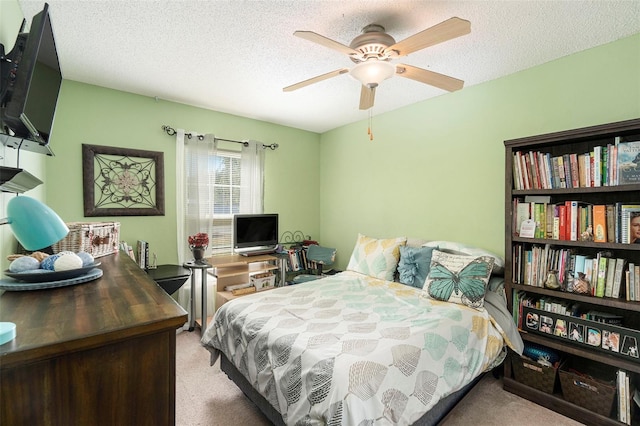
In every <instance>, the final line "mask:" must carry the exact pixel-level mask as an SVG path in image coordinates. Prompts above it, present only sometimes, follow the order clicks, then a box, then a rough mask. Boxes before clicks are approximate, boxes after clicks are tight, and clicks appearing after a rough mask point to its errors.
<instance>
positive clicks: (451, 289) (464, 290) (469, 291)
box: [422, 250, 494, 309]
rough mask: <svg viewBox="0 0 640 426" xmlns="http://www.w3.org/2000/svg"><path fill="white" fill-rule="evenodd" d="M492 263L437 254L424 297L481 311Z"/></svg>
mask: <svg viewBox="0 0 640 426" xmlns="http://www.w3.org/2000/svg"><path fill="white" fill-rule="evenodd" d="M493 261H494V259H493V258H492V257H490V256H464V255H458V254H451V253H445V252H442V251H439V250H434V251H433V254H432V256H431V268H430V269H429V275H427V279H426V280H425V283H424V287H423V290H422V293H423V296H425V297H428V298H431V299H435V300H441V301H443V302H452V303H458V304H460V305H466V306H469V307H471V308H476V309H478V308H481V307H483V306H484V293H485V290H486V288H487V283H488V282H489V276H490V275H491V270H492V269H493Z"/></svg>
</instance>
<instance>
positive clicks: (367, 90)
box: [360, 84, 376, 109]
mask: <svg viewBox="0 0 640 426" xmlns="http://www.w3.org/2000/svg"><path fill="white" fill-rule="evenodd" d="M375 97H376V88H375V87H369V86H365V85H364V84H363V85H362V89H360V109H369V108H371V107H372V106H373V100H374V99H375Z"/></svg>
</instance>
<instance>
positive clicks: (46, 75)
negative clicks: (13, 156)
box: [0, 3, 62, 155]
mask: <svg viewBox="0 0 640 426" xmlns="http://www.w3.org/2000/svg"><path fill="white" fill-rule="evenodd" d="M23 30H24V21H23V23H22V28H21V30H20V33H19V34H18V37H17V39H16V43H15V45H14V47H13V49H12V50H11V52H9V53H8V54H7V55H6V56H5V54H4V46H2V45H0V56H2V60H0V63H1V64H2V65H1V66H2V68H1V74H0V124H1V125H2V128H1V129H0V142H2V143H3V144H5V145H6V146H10V147H13V148H20V149H25V150H28V151H35V152H39V153H43V154H47V155H53V151H51V149H50V147H49V139H50V136H51V130H52V128H53V120H54V116H55V111H56V105H57V102H58V94H59V92H60V86H61V85H62V72H61V70H60V63H59V62H58V52H57V50H56V44H55V39H54V36H53V28H52V27H51V19H50V17H49V5H48V4H46V3H45V5H44V9H43V10H42V11H41V12H39V13H37V14H36V15H34V17H33V19H32V20H31V26H30V27H29V32H28V33H26V32H24V31H23Z"/></svg>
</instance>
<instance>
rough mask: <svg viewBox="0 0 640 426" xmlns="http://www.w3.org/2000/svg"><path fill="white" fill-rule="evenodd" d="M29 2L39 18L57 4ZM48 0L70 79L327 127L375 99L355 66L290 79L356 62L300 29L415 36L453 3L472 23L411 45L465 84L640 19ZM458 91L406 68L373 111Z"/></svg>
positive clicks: (289, 4)
mask: <svg viewBox="0 0 640 426" xmlns="http://www.w3.org/2000/svg"><path fill="white" fill-rule="evenodd" d="M18 3H19V4H20V7H21V8H22V11H23V14H24V15H25V17H26V18H27V22H28V23H29V22H30V20H31V17H32V16H33V15H34V14H35V13H37V12H39V11H40V10H42V8H43V4H44V3H43V2H42V1H31V0H18ZM48 3H49V5H50V15H51V19H52V23H53V28H54V33H55V37H56V43H57V48H58V56H59V59H60V64H61V68H62V73H63V76H64V78H65V79H70V80H75V81H80V82H85V83H90V84H95V85H98V86H104V87H108V88H113V89H118V90H123V91H127V92H132V93H137V94H141V95H146V96H151V97H157V98H159V99H166V100H170V101H174V102H180V103H184V104H188V105H194V106H198V107H203V108H207V109H212V110H216V111H222V112H227V113H231V114H236V115H240V116H244V117H250V118H254V119H258V120H264V121H268V122H273V123H278V124H283V125H286V126H291V127H295V128H300V129H305V130H309V131H313V132H325V131H327V130H330V129H333V128H336V127H339V126H341V125H344V124H348V123H352V122H355V121H358V120H363V119H366V118H367V117H368V112H367V111H361V110H359V109H358V103H359V97H360V83H359V82H357V81H356V80H354V79H352V78H351V77H350V76H349V75H348V74H345V75H341V76H338V77H334V78H331V79H329V80H325V81H322V82H320V83H317V84H314V85H311V86H307V87H305V88H302V89H299V90H297V91H294V92H289V93H284V92H283V91H282V88H283V87H285V86H288V85H291V84H293V83H297V82H299V81H302V80H305V79H308V78H311V77H315V76H317V75H320V74H323V73H326V72H329V71H333V70H336V69H339V68H343V67H347V68H350V67H352V66H353V63H352V62H351V61H350V60H349V59H348V58H347V56H346V55H344V54H341V53H339V52H336V51H333V50H330V49H328V48H326V47H323V46H320V45H318V44H315V43H312V42H310V41H307V40H304V39H301V38H298V37H294V36H293V32H294V31H296V30H308V31H313V32H316V33H319V34H321V35H323V36H325V37H328V38H330V39H333V40H335V41H338V42H340V43H342V44H345V45H349V43H350V42H351V40H352V39H353V38H354V37H356V36H357V35H359V34H360V32H361V30H362V28H363V27H365V26H366V25H368V24H371V23H376V24H380V25H383V26H384V27H385V28H386V30H387V32H388V33H389V34H390V35H392V36H393V37H394V38H395V40H396V41H401V40H403V39H405V38H407V37H409V36H411V35H413V34H415V33H417V32H419V31H422V30H424V29H426V28H428V27H431V26H433V25H435V24H438V23H439V22H441V21H444V20H446V19H449V18H451V17H453V16H457V17H460V18H462V19H466V20H469V21H471V33H470V34H468V35H465V36H462V37H459V38H456V39H454V40H450V41H447V42H445V43H442V44H439V45H436V46H432V47H429V48H427V49H424V50H421V51H418V52H415V53H412V54H411V55H409V56H407V57H405V58H402V62H403V63H407V64H409V65H414V66H417V67H421V68H425V69H429V70H431V71H436V72H439V73H442V74H447V75H450V76H452V77H456V78H459V79H461V80H464V81H465V87H469V86H473V85H476V84H479V83H482V82H485V81H489V80H493V79H496V78H499V77H502V76H505V75H508V74H512V73H514V72H517V71H520V70H523V69H526V68H530V67H533V66H536V65H539V64H542V63H545V62H549V61H552V60H554V59H557V58H560V57H563V56H566V55H570V54H572V53H574V52H578V51H581V50H585V49H588V48H591V47H594V46H598V45H602V44H605V43H609V42H612V41H614V40H617V39H620V38H623V37H627V36H629V35H632V34H636V33H639V32H640V1H638V0H627V1H611V0H608V1H604V0H599V1H578V0H564V1H553V0H544V1H533V0H531V1H402V0H395V1H374V0H368V1H360V0H358V1H351V0H342V1H326V0H324V1H320V0H317V1H314V0H309V1H195V0H189V1H187V0H183V1H168V0H162V1H130V0H94V1H87V0H83V1H80V0H49V1H48ZM639 49H640V47H639ZM396 62H397V61H396ZM462 90H464V89H462ZM446 93H447V92H444V91H442V90H440V89H436V88H433V87H430V86H427V85H425V84H421V83H418V82H416V81H413V80H409V79H405V78H399V77H397V76H395V77H392V78H391V79H389V80H386V81H384V82H383V83H382V84H381V85H380V87H378V89H377V92H376V99H375V106H374V107H373V114H379V113H382V112H385V111H391V110H394V109H397V108H400V107H402V106H405V105H410V104H413V103H416V102H420V101H422V100H425V99H428V98H431V97H434V96H441V95H443V94H446ZM167 124H171V125H173V126H175V127H180V126H181V123H167ZM196 130H199V131H203V132H204V131H214V130H215V129H196Z"/></svg>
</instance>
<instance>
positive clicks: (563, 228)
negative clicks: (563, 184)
mask: <svg viewBox="0 0 640 426" xmlns="http://www.w3.org/2000/svg"><path fill="white" fill-rule="evenodd" d="M558 230H559V232H558V235H559V238H558V239H559V240H566V239H567V207H566V206H563V205H560V206H558Z"/></svg>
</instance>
